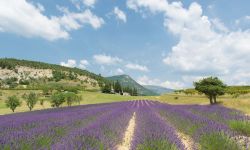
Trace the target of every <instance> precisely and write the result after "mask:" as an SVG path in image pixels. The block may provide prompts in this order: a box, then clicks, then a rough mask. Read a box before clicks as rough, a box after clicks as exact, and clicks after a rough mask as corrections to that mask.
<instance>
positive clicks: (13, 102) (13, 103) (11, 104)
mask: <svg viewBox="0 0 250 150" xmlns="http://www.w3.org/2000/svg"><path fill="white" fill-rule="evenodd" d="M5 104H6V106H7V107H8V108H10V109H11V110H12V112H14V111H15V109H16V107H18V106H21V101H20V100H19V99H18V98H17V97H16V96H10V97H8V100H6V101H5Z"/></svg>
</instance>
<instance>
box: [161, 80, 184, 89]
mask: <svg viewBox="0 0 250 150" xmlns="http://www.w3.org/2000/svg"><path fill="white" fill-rule="evenodd" d="M161 86H162V87H166V88H170V89H183V88H184V87H185V84H184V83H182V82H179V81H174V82H172V81H165V82H163V83H162V84H161Z"/></svg>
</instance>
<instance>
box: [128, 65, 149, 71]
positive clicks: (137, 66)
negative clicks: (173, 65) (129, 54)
mask: <svg viewBox="0 0 250 150" xmlns="http://www.w3.org/2000/svg"><path fill="white" fill-rule="evenodd" d="M125 67H126V68H127V69H130V70H137V71H143V72H147V71H149V69H148V67H147V66H143V65H139V64H133V63H128V64H126V65H125Z"/></svg>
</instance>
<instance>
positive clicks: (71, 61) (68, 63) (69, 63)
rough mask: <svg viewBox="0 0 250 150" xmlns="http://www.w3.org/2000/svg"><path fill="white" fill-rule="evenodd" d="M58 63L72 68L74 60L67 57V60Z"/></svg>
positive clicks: (74, 64) (74, 63) (74, 65)
mask: <svg viewBox="0 0 250 150" xmlns="http://www.w3.org/2000/svg"><path fill="white" fill-rule="evenodd" d="M60 64H61V66H64V67H70V68H74V67H76V60H74V59H68V61H67V62H61V63H60Z"/></svg>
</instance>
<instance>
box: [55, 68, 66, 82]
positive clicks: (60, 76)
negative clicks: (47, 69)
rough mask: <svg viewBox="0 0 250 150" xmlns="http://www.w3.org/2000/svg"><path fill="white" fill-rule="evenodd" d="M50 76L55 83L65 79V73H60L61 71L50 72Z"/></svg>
mask: <svg viewBox="0 0 250 150" xmlns="http://www.w3.org/2000/svg"><path fill="white" fill-rule="evenodd" d="M52 74H53V78H54V80H55V81H56V82H58V81H60V80H62V79H65V78H66V75H65V73H64V72H62V71H57V70H54V71H53V72H52Z"/></svg>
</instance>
